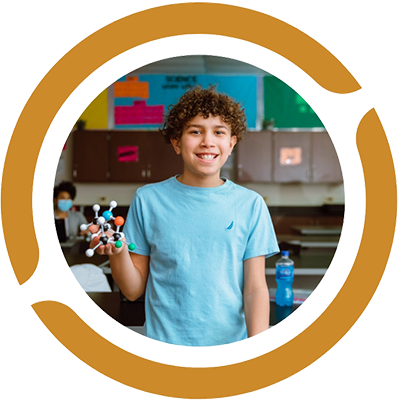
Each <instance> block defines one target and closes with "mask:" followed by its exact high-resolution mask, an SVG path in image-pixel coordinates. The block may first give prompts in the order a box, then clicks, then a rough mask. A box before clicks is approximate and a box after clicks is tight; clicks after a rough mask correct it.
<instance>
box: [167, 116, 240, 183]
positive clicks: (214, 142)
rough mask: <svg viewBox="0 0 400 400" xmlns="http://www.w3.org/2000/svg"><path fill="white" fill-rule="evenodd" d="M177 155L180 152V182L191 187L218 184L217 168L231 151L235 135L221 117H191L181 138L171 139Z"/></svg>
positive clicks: (218, 169) (218, 172)
mask: <svg viewBox="0 0 400 400" xmlns="http://www.w3.org/2000/svg"><path fill="white" fill-rule="evenodd" d="M171 143H172V145H173V146H174V149H175V151H176V153H177V154H182V158H183V163H184V171H183V174H182V179H183V180H182V182H183V183H186V184H189V185H192V186H218V185H220V184H221V180H220V170H221V168H222V166H223V165H224V164H225V162H226V160H227V159H228V157H229V155H230V154H231V153H232V150H233V147H234V146H235V144H236V136H231V127H230V126H229V124H226V123H225V122H223V121H222V120H221V118H220V117H213V116H212V115H211V114H210V116H209V117H208V118H203V117H202V116H196V117H194V118H193V119H192V120H191V121H190V122H189V124H188V125H187V126H186V128H184V130H183V132H182V136H181V138H180V139H171Z"/></svg>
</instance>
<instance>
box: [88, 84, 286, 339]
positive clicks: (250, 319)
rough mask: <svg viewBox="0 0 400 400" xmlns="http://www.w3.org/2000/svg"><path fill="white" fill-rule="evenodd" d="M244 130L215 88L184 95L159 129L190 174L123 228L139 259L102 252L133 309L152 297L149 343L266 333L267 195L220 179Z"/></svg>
mask: <svg viewBox="0 0 400 400" xmlns="http://www.w3.org/2000/svg"><path fill="white" fill-rule="evenodd" d="M246 128H247V127H246V117H245V114H244V110H243V109H241V107H240V106H239V104H237V103H235V102H234V101H233V100H232V99H231V98H230V97H228V96H226V95H222V94H217V93H216V92H215V90H214V88H212V87H210V88H209V89H201V88H199V87H196V88H194V89H192V90H190V91H189V92H187V93H186V94H184V95H183V96H182V97H181V99H180V100H179V102H178V103H177V104H176V105H175V106H174V107H172V108H171V109H170V110H169V114H168V116H167V118H166V122H165V123H164V127H163V128H162V130H161V131H162V134H163V135H164V138H165V140H166V141H167V142H170V143H171V144H172V145H173V147H174V149H175V151H176V153H177V154H179V155H181V156H182V158H183V162H184V170H183V173H182V174H181V175H178V176H174V177H172V178H170V179H168V180H166V181H163V182H159V183H155V184H149V185H146V186H144V187H141V188H140V189H138V190H137V192H136V194H135V196H134V199H133V201H132V204H131V207H130V209H129V212H128V216H127V220H126V223H125V226H124V233H125V235H126V237H127V241H128V242H132V243H135V244H136V249H135V252H134V253H129V251H128V250H127V248H126V246H123V247H122V248H120V249H117V248H115V246H113V245H111V244H107V245H105V246H100V247H99V248H98V250H97V251H98V252H99V253H100V254H107V255H109V258H110V265H111V269H112V275H113V278H114V280H115V281H116V283H117V284H118V286H119V287H120V289H121V291H122V292H123V293H124V295H125V296H126V297H127V298H128V299H129V300H135V299H137V298H138V297H139V296H140V295H142V294H143V293H144V292H145V291H146V296H145V299H146V300H145V309H146V323H145V332H146V335H147V336H148V337H150V338H153V339H157V340H161V341H163V342H167V343H172V344H179V345H187V346H212V345H220V344H226V343H231V342H235V341H238V340H242V339H245V338H246V337H250V336H253V335H256V334H257V333H260V332H262V331H264V330H266V329H268V326H269V295H268V288H267V285H266V281H265V258H266V257H268V256H271V255H273V254H276V253H277V252H279V248H278V245H277V242H276V237H275V233H274V230H273V226H272V223H271V219H270V216H269V213H268V210H267V207H266V205H265V202H264V201H263V199H262V197H261V196H260V195H258V194H257V193H255V192H253V191H251V190H248V189H245V188H243V187H240V186H238V185H236V184H234V183H233V182H231V181H230V180H228V179H225V178H221V177H220V171H221V168H222V166H223V165H224V164H225V162H226V160H227V158H228V157H229V156H230V154H231V153H232V150H233V148H234V146H235V144H236V143H237V142H238V141H239V140H241V139H242V137H243V135H244V133H245V132H246ZM97 243H98V239H97V238H96V239H94V240H93V243H92V247H93V246H95V245H96V244H97Z"/></svg>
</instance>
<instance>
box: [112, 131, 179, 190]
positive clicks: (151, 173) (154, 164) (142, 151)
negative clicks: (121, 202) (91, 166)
mask: <svg viewBox="0 0 400 400" xmlns="http://www.w3.org/2000/svg"><path fill="white" fill-rule="evenodd" d="M182 172H183V162H182V160H181V157H180V156H178V155H177V154H176V153H175V151H174V149H173V147H172V145H168V144H166V143H164V141H163V139H162V137H161V134H160V133H159V132H154V131H112V132H111V134H110V181H111V182H143V183H149V182H158V181H161V180H164V179H167V178H170V177H171V176H173V175H176V174H179V173H182Z"/></svg>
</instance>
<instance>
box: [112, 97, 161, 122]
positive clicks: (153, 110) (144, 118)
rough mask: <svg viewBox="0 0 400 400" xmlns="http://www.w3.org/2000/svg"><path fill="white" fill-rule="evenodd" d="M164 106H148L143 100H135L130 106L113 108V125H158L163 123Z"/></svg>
mask: <svg viewBox="0 0 400 400" xmlns="http://www.w3.org/2000/svg"><path fill="white" fill-rule="evenodd" d="M163 113H164V106H163V105H162V104H161V105H157V106H148V105H147V104H146V101H145V100H137V101H134V102H133V105H132V106H115V108H114V121H115V125H142V124H160V123H162V122H163Z"/></svg>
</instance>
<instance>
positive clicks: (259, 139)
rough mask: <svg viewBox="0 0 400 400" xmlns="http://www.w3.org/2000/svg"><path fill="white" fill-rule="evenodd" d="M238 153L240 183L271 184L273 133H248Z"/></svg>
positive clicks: (238, 177) (239, 144) (238, 146)
mask: <svg viewBox="0 0 400 400" xmlns="http://www.w3.org/2000/svg"><path fill="white" fill-rule="evenodd" d="M236 151H237V181H238V182H271V180H272V132H270V131H262V132H248V133H247V135H246V136H245V137H244V138H243V139H242V141H240V142H239V143H238V145H237V150H236Z"/></svg>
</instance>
